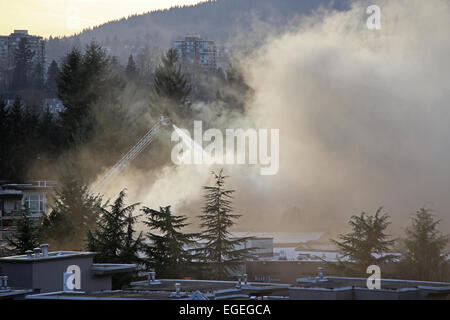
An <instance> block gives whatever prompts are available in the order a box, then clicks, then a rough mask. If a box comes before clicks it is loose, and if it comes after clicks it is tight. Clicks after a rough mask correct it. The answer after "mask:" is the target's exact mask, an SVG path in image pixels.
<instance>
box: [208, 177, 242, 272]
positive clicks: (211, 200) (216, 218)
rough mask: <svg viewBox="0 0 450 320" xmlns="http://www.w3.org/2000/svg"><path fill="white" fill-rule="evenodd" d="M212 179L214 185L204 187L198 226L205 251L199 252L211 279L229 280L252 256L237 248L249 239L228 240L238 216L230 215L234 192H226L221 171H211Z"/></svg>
mask: <svg viewBox="0 0 450 320" xmlns="http://www.w3.org/2000/svg"><path fill="white" fill-rule="evenodd" d="M212 174H213V175H214V178H215V185H214V186H204V187H203V188H204V190H206V195H205V206H204V207H203V214H202V215H200V216H199V217H200V219H201V221H202V223H201V225H200V227H201V228H202V229H203V230H202V232H201V235H200V239H202V240H204V241H205V246H204V248H202V249H200V250H199V253H200V254H202V255H203V259H204V261H205V262H206V264H207V265H208V266H207V268H208V269H210V276H211V277H212V278H214V279H226V278H229V277H230V275H231V273H232V272H233V271H235V270H236V269H237V268H238V267H239V265H240V264H241V263H243V261H244V260H245V259H246V258H249V257H251V251H250V250H249V249H246V248H245V246H244V248H242V249H240V248H239V247H240V246H243V245H244V244H245V242H246V241H247V240H249V239H250V238H248V237H247V238H236V239H232V238H231V237H230V231H229V229H230V228H231V227H233V225H234V221H233V220H235V219H237V218H239V217H240V215H237V214H233V213H232V212H233V207H232V198H233V197H232V194H233V192H234V190H228V189H225V187H224V185H225V179H226V178H227V177H226V176H224V175H223V169H222V170H220V172H219V173H218V174H217V173H215V172H212Z"/></svg>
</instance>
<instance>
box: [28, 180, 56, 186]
mask: <svg viewBox="0 0 450 320" xmlns="http://www.w3.org/2000/svg"><path fill="white" fill-rule="evenodd" d="M30 183H31V184H32V185H33V186H36V187H41V188H49V187H54V186H56V185H57V184H58V183H57V182H56V181H54V180H37V181H30Z"/></svg>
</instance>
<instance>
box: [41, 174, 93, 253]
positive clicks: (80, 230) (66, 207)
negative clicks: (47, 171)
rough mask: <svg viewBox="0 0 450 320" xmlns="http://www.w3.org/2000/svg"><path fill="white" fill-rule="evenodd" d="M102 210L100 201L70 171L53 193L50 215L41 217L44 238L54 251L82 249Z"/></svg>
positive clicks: (76, 175) (77, 176)
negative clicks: (42, 218)
mask: <svg viewBox="0 0 450 320" xmlns="http://www.w3.org/2000/svg"><path fill="white" fill-rule="evenodd" d="M101 209H102V205H101V198H100V197H99V196H94V195H92V194H90V193H89V190H88V187H87V185H86V184H84V182H83V181H82V180H81V178H80V177H79V175H78V174H77V173H76V172H75V170H70V169H69V170H68V172H66V173H65V174H64V175H63V176H62V178H61V180H60V182H59V186H58V188H57V190H56V191H55V198H54V203H53V205H52V207H51V211H50V213H49V214H48V215H46V216H45V217H44V220H43V236H44V238H45V239H46V240H47V241H48V242H49V243H50V244H51V245H52V247H55V248H57V249H65V250H68V249H71V250H81V249H82V248H83V247H84V243H85V241H86V239H85V237H86V233H87V231H88V230H89V229H90V228H92V227H93V226H94V225H95V222H96V219H97V217H98V215H99V214H100V212H101Z"/></svg>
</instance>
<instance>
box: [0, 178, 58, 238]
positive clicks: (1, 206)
mask: <svg viewBox="0 0 450 320" xmlns="http://www.w3.org/2000/svg"><path fill="white" fill-rule="evenodd" d="M55 186H56V181H31V182H29V183H20V184H19V183H9V182H6V181H3V182H2V181H0V241H1V240H4V239H6V237H7V236H9V235H10V234H11V233H13V232H14V231H15V226H14V220H16V219H20V218H21V215H20V212H21V210H22V209H23V208H28V209H29V211H30V213H31V217H32V218H35V219H38V218H40V217H42V215H43V214H44V213H45V212H46V210H47V202H48V199H49V198H50V196H51V194H52V193H53V191H54V188H55Z"/></svg>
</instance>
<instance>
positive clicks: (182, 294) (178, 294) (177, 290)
mask: <svg viewBox="0 0 450 320" xmlns="http://www.w3.org/2000/svg"><path fill="white" fill-rule="evenodd" d="M186 296H187V293H186V292H182V291H181V284H180V283H179V282H177V283H175V292H172V293H171V294H170V297H171V298H183V297H186Z"/></svg>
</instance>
